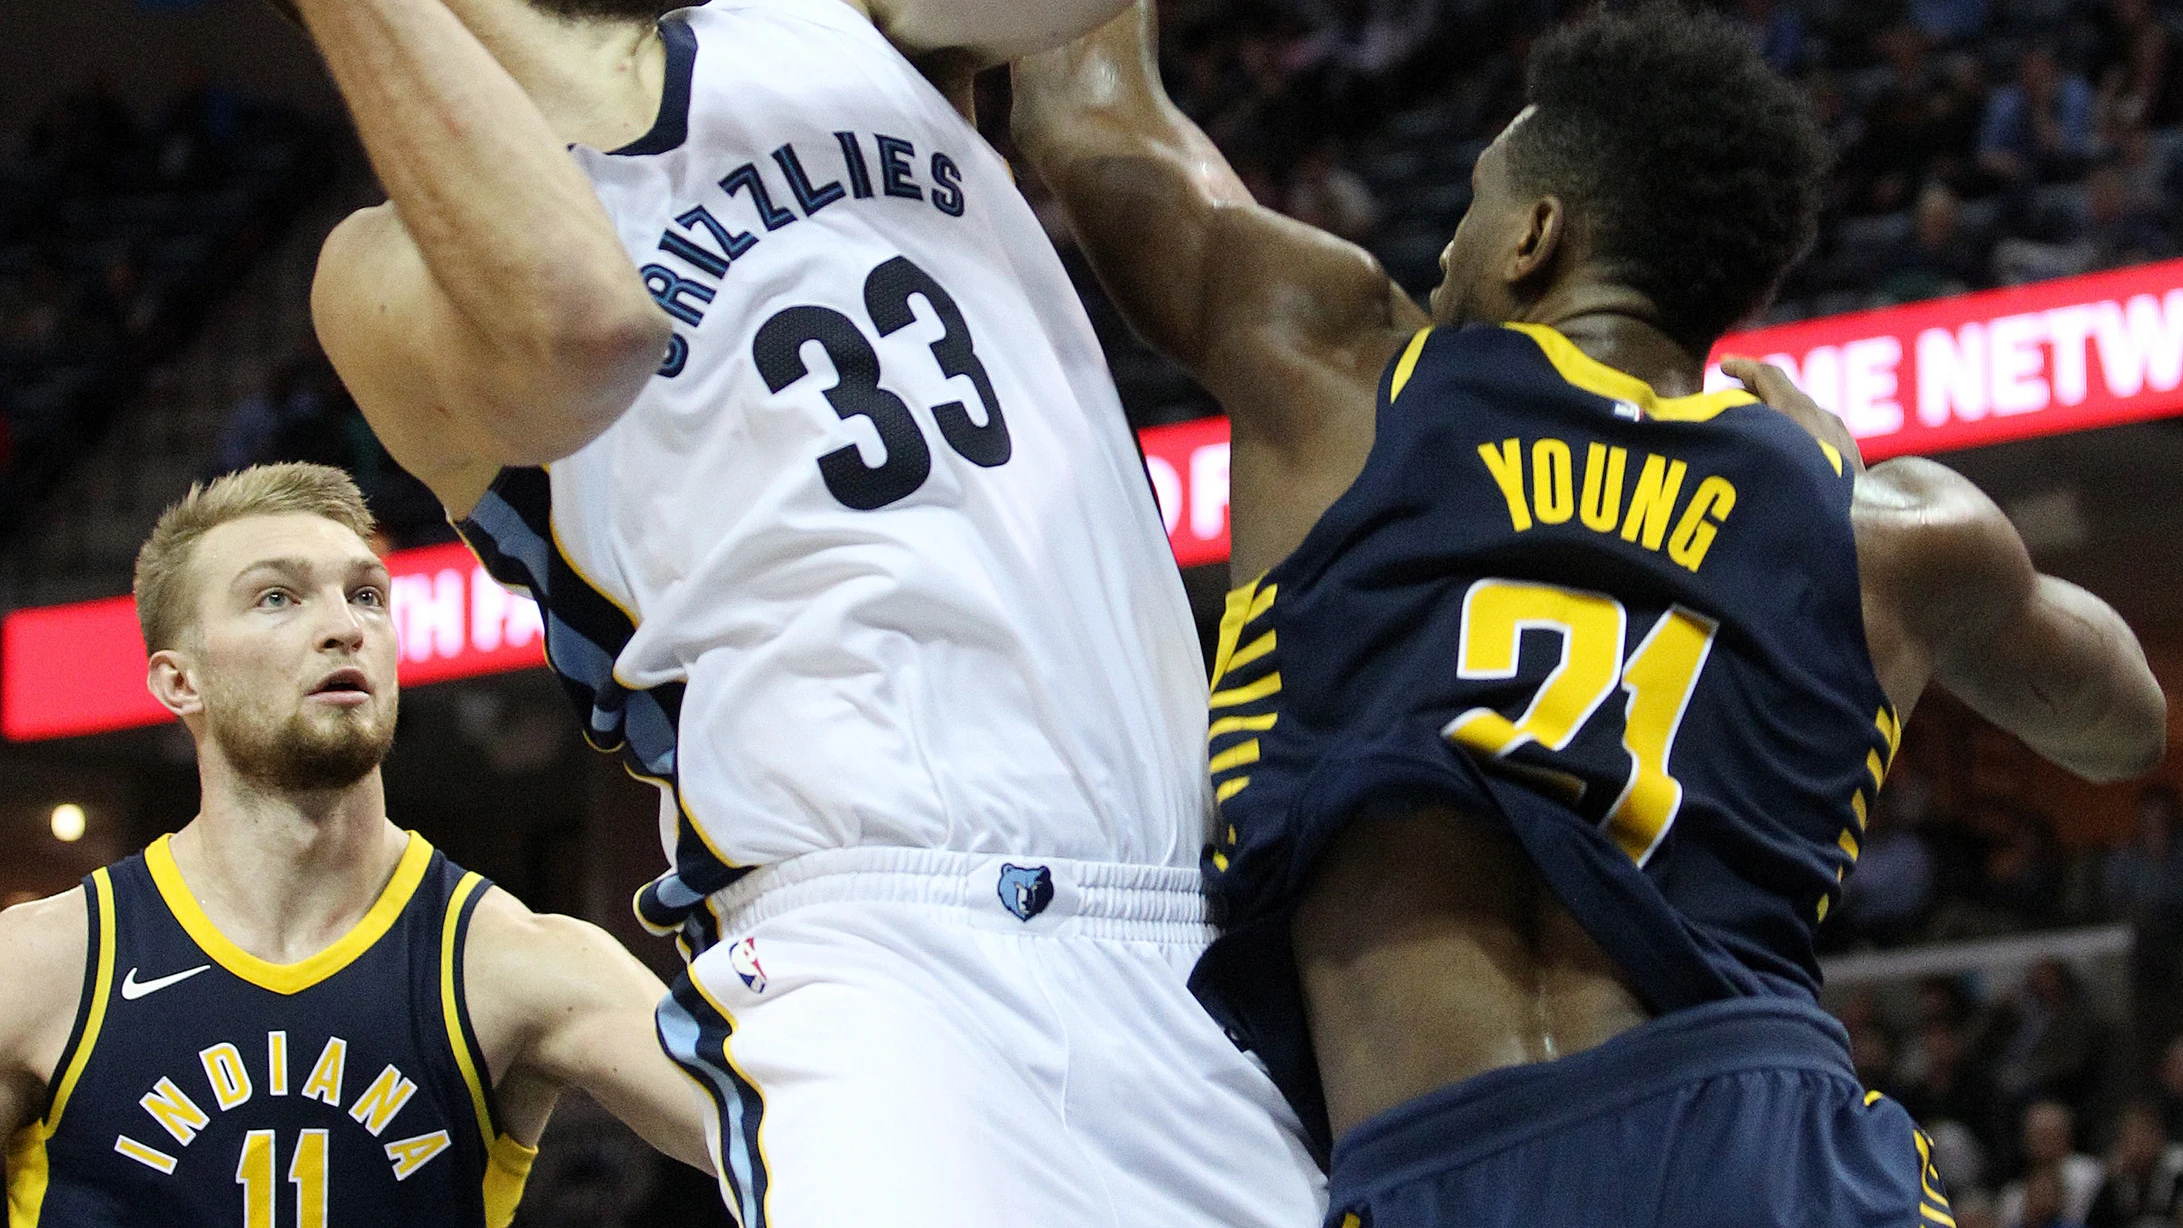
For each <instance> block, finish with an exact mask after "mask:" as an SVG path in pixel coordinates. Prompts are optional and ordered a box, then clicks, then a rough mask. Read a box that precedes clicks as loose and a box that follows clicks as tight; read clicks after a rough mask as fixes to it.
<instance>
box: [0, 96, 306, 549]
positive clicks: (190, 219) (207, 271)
mask: <svg viewBox="0 0 2183 1228" xmlns="http://www.w3.org/2000/svg"><path fill="white" fill-rule="evenodd" d="M324 148H325V142H324V139H323V130H322V129H321V128H319V127H316V126H314V125H311V124H308V123H304V122H301V121H300V120H299V117H297V116H294V115H290V114H287V113H284V112H282V111H279V110H276V109H273V108H269V107H264V106H260V105H257V104H254V103H252V102H251V101H249V100H248V99H246V98H245V97H243V96H242V95H240V94H238V93H237V92H235V91H233V90H230V89H226V88H222V87H220V86H218V85H215V84H211V83H201V84H199V85H197V86H195V87H194V88H190V89H188V90H186V91H184V92H183V93H182V94H181V95H180V96H179V97H178V98H176V99H175V101H173V102H172V103H171V104H169V105H167V106H166V107H164V108H163V109H161V110H159V111H158V112H157V113H155V114H151V115H148V116H145V115H139V114H137V113H136V112H134V111H132V110H131V109H130V107H129V105H128V104H127V103H126V102H125V101H124V100H123V98H122V96H121V95H120V94H119V93H118V92H117V91H116V90H115V89H114V88H112V87H111V86H110V85H107V84H105V83H93V84H91V85H89V86H86V87H85V88H83V89H80V90H78V91H76V92H74V93H72V94H69V95H67V96H65V97H63V98H61V99H59V100H58V101H57V102H55V103H54V104H53V105H52V106H50V107H49V108H47V109H46V111H45V112H44V114H43V115H41V116H40V117H39V118H38V120H37V121H36V122H35V123H33V124H32V125H31V126H30V127H29V128H28V129H27V130H25V131H23V132H20V133H15V134H0V535H4V534H5V533H6V532H7V531H8V529H9V527H10V526H11V524H12V522H13V521H14V519H15V517H16V516H17V515H18V514H19V513H20V511H21V509H22V507H23V505H24V501H25V500H27V499H28V498H31V497H33V496H35V495H36V494H37V493H38V491H39V490H40V489H42V488H43V487H44V486H46V485H47V484H49V483H50V481H51V480H52V479H53V478H54V477H55V476H56V475H57V474H58V472H59V471H60V469H61V468H62V467H63V466H65V464H66V463H67V462H68V461H69V460H71V459H73V458H74V457H75V456H77V455H80V454H81V452H82V450H83V449H84V448H85V447H87V446H88V445H89V444H90V443H91V442H92V441H94V440H95V439H96V438H97V437H98V435H99V433H100V431H101V429H102V428H103V427H104V425H105V423H106V422H107V421H108V420H109V419H110V417H111V415H112V414H113V413H114V411H115V410H116V409H118V408H119V406H120V405H121V404H122V403H124V402H125V400H126V399H127V397H128V396H129V395H130V393H131V392H132V391H133V389H134V387H135V384H136V380H137V379H138V377H139V376H140V374H141V373H142V372H143V371H144V370H145V369H146V367H147V366H148V365H149V364H151V363H153V362H156V361H157V360H158V359H159V358H161V357H163V356H164V355H166V354H168V353H171V352H172V351H173V350H174V349H175V347H177V346H178V345H179V344H181V342H182V341H183V340H185V339H186V338H187V336H188V335H189V333H190V331H191V329H192V328H193V327H194V325H195V324H196V322H197V320H198V319H199V318H200V316H201V315H202V313H203V310H204V308H205V307H206V306H207V305H209V304H210V303H211V302H212V301H213V300H214V299H215V298H216V297H217V296H218V295H219V294H220V293H221V292H222V291H224V290H225V289H226V288H227V287H228V286H229V285H231V284H233V282H234V280H235V279H236V278H237V277H238V276H239V275H240V273H241V272H242V271H243V269H245V268H246V267H247V266H248V264H249V261H250V259H251V258H252V257H253V256H254V255H255V254H256V253H257V252H258V251H259V250H260V249H261V248H262V247H263V246H264V245H265V242H266V241H267V239H268V237H269V236H270V234H271V232H272V231H273V229H274V228H275V227H277V225H278V223H279V222H280V221H281V220H282V219H283V218H284V217H285V216H286V215H287V214H288V213H289V212H291V211H292V209H293V207H294V205H295V204H296V203H297V202H298V201H299V200H300V198H301V196H302V195H303V194H304V193H305V192H307V191H308V190H309V187H310V176H309V174H308V168H309V167H310V166H311V165H312V164H313V159H314V157H317V156H320V155H322V154H323V151H324Z"/></svg>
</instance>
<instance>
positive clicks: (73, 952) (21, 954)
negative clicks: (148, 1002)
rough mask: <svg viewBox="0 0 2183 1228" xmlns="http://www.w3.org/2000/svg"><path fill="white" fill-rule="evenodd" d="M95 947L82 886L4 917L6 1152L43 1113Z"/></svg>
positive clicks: (2, 1107) (0, 1007) (0, 974)
mask: <svg viewBox="0 0 2183 1228" xmlns="http://www.w3.org/2000/svg"><path fill="white" fill-rule="evenodd" d="M89 948H90V926H89V925H88V923H87V922H86V921H85V919H84V895H83V889H82V888H81V887H78V888H76V889H74V890H72V891H66V892H63V893H61V894H60V895H56V896H52V897H49V898H47V899H43V900H35V901H32V902H31V903H28V904H18V905H16V906H15V907H13V908H10V909H8V910H6V911H4V912H0V1151H4V1150H5V1144H6V1143H7V1141H8V1140H9V1139H12V1138H13V1137H14V1136H15V1132H16V1131H18V1130H20V1129H22V1128H23V1127H24V1126H27V1125H29V1124H30V1123H31V1122H33V1121H36V1120H37V1119H38V1117H39V1115H40V1114H41V1113H43V1112H44V1111H45V1093H46V1086H47V1084H48V1083H50V1082H51V1081H52V1079H53V1078H54V1077H55V1075H56V1071H55V1070H54V1065H55V1063H57V1062H59V1060H60V1056H61V1050H62V1049H64V1048H66V1047H67V1044H68V1034H69V1032H70V1031H71V1030H73V1029H74V1027H75V1021H76V1008H77V1006H78V1005H79V999H80V998H81V996H82V993H83V964H84V960H85V959H86V958H87V955H88V951H89Z"/></svg>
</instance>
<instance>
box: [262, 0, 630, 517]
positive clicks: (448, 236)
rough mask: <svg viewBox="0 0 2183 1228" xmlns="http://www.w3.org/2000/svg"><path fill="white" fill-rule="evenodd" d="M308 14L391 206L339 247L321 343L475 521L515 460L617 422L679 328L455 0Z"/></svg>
mask: <svg viewBox="0 0 2183 1228" xmlns="http://www.w3.org/2000/svg"><path fill="white" fill-rule="evenodd" d="M298 7H299V8H300V11H301V14H302V16H303V18H304V22H305V24H306V26H307V27H308V28H309V30H310V33H311V36H312V38H313V39H314V40H315V41H316V42H317V44H318V47H319V50H320V51H321V53H322V54H323V55H324V56H325V59H326V64H327V67H328V68H329V69H331V70H332V73H333V78H334V81H335V83H336V84H337V85H338V86H339V87H340V89H341V93H342V96H343V97H344V98H345V99H346V100H347V101H348V105H349V110H350V112H351V114H353V115H354V117H355V119H356V126H357V131H358V132H359V134H360V135H361V136H362V137H363V141H364V148H365V149H366V151H367V152H369V154H370V155H371V162H372V166H373V168H374V169H375V170H377V171H378V174H379V180H380V182H381V183H382V184H383V185H384V186H385V187H386V190H387V194H388V196H389V197H390V198H391V199H390V201H389V203H388V204H387V205H384V206H381V207H379V208H377V209H368V210H365V211H363V212H361V213H359V214H357V215H356V216H354V217H352V218H350V219H349V220H348V221H347V222H345V223H343V224H342V225H341V226H340V227H339V228H337V229H336V230H335V231H334V232H333V234H332V235H331V236H330V237H329V238H328V239H327V240H326V246H325V249H324V251H323V253H322V254H321V256H320V260H319V269H318V281H317V284H316V286H315V287H314V289H313V292H312V302H311V306H312V313H313V315H314V317H315V319H316V321H317V325H318V331H319V337H320V340H321V342H322V343H323V344H324V346H325V349H326V353H327V355H328V357H330V358H331V359H332V360H333V363H334V366H335V368H336V369H337V370H338V371H339V372H340V373H341V377H342V379H343V381H344V382H346V383H347V384H348V386H349V390H350V391H351V393H352V394H354V395H355V397H356V400H357V404H358V405H359V406H360V407H361V408H362V409H363V411H364V415H365V417H366V418H367V419H368V420H369V421H370V422H371V424H372V427H373V429H374V430H376V431H377V432H378V434H379V437H380V439H381V441H382V442H384V443H385V444H386V445H387V449H388V451H389V452H391V453H392V454H393V455H394V457H395V459H396V460H398V461H400V462H401V463H402V465H403V466H404V467H405V468H407V469H409V470H410V471H411V472H412V473H414V474H416V475H417V476H418V477H419V478H420V479H422V480H423V481H424V482H425V483H426V484H427V485H429V486H431V487H432V488H433V490H434V492H435V493H437V494H439V495H440V497H441V499H442V500H443V501H444V502H446V503H447V504H448V505H449V508H450V510H452V511H455V512H457V513H462V512H466V511H467V510H468V505H469V504H470V503H472V502H474V501H475V500H476V498H477V497H478V495H479V494H481V493H482V491H483V488H484V485H485V484H486V483H487V482H489V481H490V479H491V476H492V474H493V473H494V472H495V471H496V470H497V469H498V468H499V467H500V466H501V465H503V464H537V463H544V462H547V461H552V460H557V459H559V458H561V457H563V456H566V455H568V454H569V453H571V452H573V451H575V450H576V449H578V448H580V447H582V446H583V445H584V444H585V443H587V442H589V441H590V440H591V439H593V438H595V437H596V436H597V435H598V434H599V433H600V432H601V431H604V430H605V429H606V428H607V427H608V426H609V425H611V424H612V423H613V422H614V420H615V419H616V418H617V417H619V416H620V414H621V413H622V412H623V411H624V410H626V409H627V408H628V407H629V404H630V402H631V401H633V400H634V399H635V398H636V395H637V393H638V392H639V391H640V390H641V389H642V388H643V387H644V385H645V382H646V381H647V380H649V379H650V378H651V377H652V375H653V373H654V372H655V371H656V370H657V368H658V366H659V362H660V359H661V357H662V356H663V355H664V354H665V352H666V347H667V343H668V336H669V323H668V321H667V318H666V316H665V315H664V314H663V313H661V312H660V311H659V310H658V308H657V306H656V305H655V304H654V303H653V302H652V299H651V297H650V295H649V294H648V293H647V292H646V290H645V288H644V284H643V282H642V281H641V280H640V279H639V277H638V275H637V271H636V268H635V266H633V265H632V264H631V263H630V260H629V257H628V255H627V254H626V253H625V252H624V250H623V248H622V245H621V241H620V239H619V238H618V236H617V235H616V233H615V230H614V226H613V224H612V222H611V221H609V219H608V218H607V215H606V210H605V209H604V207H603V206H601V205H600V203H599V199H598V197H597V195H596V194H594V193H593V191H592V189H591V185H590V183H589V182H588V181H587V180H586V179H585V178H584V176H583V174H582V173H581V172H580V171H579V170H578V169H577V167H576V164H575V162H574V161H573V160H572V159H571V158H570V156H569V154H568V152H567V151H566V149H565V148H564V146H563V143H562V142H561V140H560V139H559V138H558V137H557V136H556V134H555V132H554V131H553V129H552V128H551V127H550V126H549V124H548V123H547V120H546V118H545V116H544V115H543V114H542V113H541V112H540V111H539V109H538V107H537V106H536V105H534V104H533V103H532V101H531V99H530V98H529V97H528V96H527V95H526V94H525V93H524V92H523V90H522V89H521V88H520V87H519V86H518V85H517V84H516V82H515V80H514V79H513V78H512V77H510V76H509V74H508V73H507V71H506V70H504V69H503V68H502V67H501V65H500V63H499V62H498V61H497V60H495V59H494V58H493V56H492V54H491V53H490V52H488V51H487V50H486V48H485V47H484V45H483V44H481V43H480V42H479V41H478V39H477V38H476V37H475V36H473V35H472V34H471V32H470V30H469V29H468V28H467V27H465V26H464V25H463V23H462V22H461V21H459V20H458V19H457V18H456V17H455V15H454V14H453V13H452V12H450V11H449V9H448V8H447V6H446V5H445V4H444V3H442V2H441V0H300V4H299V6H298ZM632 41H633V44H634V40H632ZM631 57H632V60H633V61H634V60H635V59H636V58H637V49H636V47H635V46H634V45H633V46H632V50H631Z"/></svg>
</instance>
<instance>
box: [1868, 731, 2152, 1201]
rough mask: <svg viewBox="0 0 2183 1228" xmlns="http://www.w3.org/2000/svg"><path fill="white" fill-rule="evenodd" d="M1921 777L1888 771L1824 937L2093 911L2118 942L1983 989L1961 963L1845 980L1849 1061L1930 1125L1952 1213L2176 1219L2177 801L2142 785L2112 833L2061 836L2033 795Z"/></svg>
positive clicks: (1968, 931) (1993, 928) (2077, 918)
mask: <svg viewBox="0 0 2183 1228" xmlns="http://www.w3.org/2000/svg"><path fill="white" fill-rule="evenodd" d="M1931 796H1932V791H1931V789H1930V788H1929V786H1928V785H1927V783H1926V782H1925V781H1924V779H1923V778H1922V777H1921V776H1919V775H1918V774H1917V773H1915V772H1914V771H1913V772H1907V773H1902V774H1900V775H1899V776H1898V778H1895V779H1891V780H1890V781H1889V782H1888V788H1887V791H1886V792H1884V793H1882V794H1881V804H1880V806H1879V807H1878V809H1877V812H1876V813H1875V815H1874V819H1873V827H1872V836H1871V839H1870V840H1868V841H1867V843H1866V846H1865V855H1864V857H1863V858H1861V859H1860V861H1859V863H1858V870H1857V873H1856V874H1855V875H1854V876H1852V877H1851V879H1850V880H1849V887H1848V889H1847V890H1848V894H1847V895H1846V896H1845V898H1844V907H1843V909H1842V910H1841V911H1840V912H1839V913H1838V914H1837V916H1836V918H1835V919H1834V921H1833V922H1832V923H1830V925H1829V927H1828V931H1827V937H1828V939H1829V940H1830V942H1831V944H1832V945H1834V946H1836V947H1838V948H1839V947H1845V946H1855V945H1872V944H1884V945H1899V944H1908V943H1916V942H1925V941H1938V940H1946V939H1967V938H1978V937H1992V936H1996V935H2001V934H2010V933H2017V932H2022V931H2026V930H2032V929H2039V928H2044V927H2049V926H2054V925H2057V924H2064V923H2071V922H2075V923H2087V922H2107V923H2120V924H2123V925H2126V926H2128V927H2129V930H2130V935H2131V942H2130V946H2129V953H2128V955H2127V957H2125V958H2122V959H2117V960H2114V961H2112V962H2111V965H2110V966H2104V967H2100V968H2097V969H2096V970H2095V971H2097V972H2099V973H2104V976H2105V979H2104V981H2103V982H2102V983H2099V984H2097V985H2095V984H2092V983H2090V982H2089V980H2088V977H2089V976H2090V975H2092V974H2091V973H2088V972H2087V971H2086V969H2085V968H2083V967H2080V966H2079V965H2077V964H2072V963H2067V962H2063V961H2062V960H2060V959H2052V958H2050V959H2042V960H2040V961H2038V962H2035V963H2033V964H2032V965H2031V966H2030V967H2029V968H2028V969H2027V970H2026V971H2025V973H2024V975H2023V977H2022V982H2021V984H2020V985H2017V986H2014V987H2012V988H2009V989H2008V990H2006V991H2005V992H2000V993H1995V994H1985V993H1983V992H1982V989H1983V986H1982V983H1981V982H1982V978H1981V977H1979V976H1975V975H1966V976H1961V977H1951V976H1934V977H1928V978H1926V979H1924V980H1921V981H1919V982H1917V983H1916V985H1915V987H1914V989H1913V990H1912V991H1911V992H1910V993H1909V994H1908V995H1907V996H1904V995H1897V997H1896V1000H1895V1001H1894V1002H1892V1003H1889V1002H1887V1001H1886V1000H1885V999H1884V998H1883V995H1880V994H1876V993H1869V992H1866V993H1859V994H1857V995H1855V996H1853V997H1851V998H1850V999H1849V1000H1848V1001H1847V1002H1846V1003H1845V1004H1844V1005H1843V1006H1842V1008H1841V1009H1840V1011H1839V1013H1840V1015H1841V1018H1842V1021H1843V1023H1844V1025H1845V1026H1846V1027H1847V1028H1848V1030H1849V1033H1850V1038H1851V1046H1852V1049H1853V1051H1854V1053H1855V1055H1856V1061H1857V1067H1858V1073H1859V1076H1860V1077H1861V1079H1862V1080H1863V1081H1864V1082H1865V1084H1866V1085H1867V1086H1868V1087H1872V1088H1875V1089H1878V1090H1880V1091H1883V1092H1885V1093H1887V1094H1889V1095H1891V1096H1894V1097H1895V1098H1897V1099H1898V1100H1900V1101H1901V1102H1902V1103H1903V1104H1904V1106H1905V1107H1907V1108H1908V1109H1909V1110H1910V1111H1911V1113H1912V1114H1913V1115H1915V1116H1916V1117H1917V1118H1918V1120H1919V1121H1920V1122H1921V1123H1922V1124H1923V1125H1924V1126H1925V1128H1926V1130H1927V1131H1928V1132H1929V1133H1930V1134H1931V1135H1932V1138H1933V1144H1934V1148H1935V1163H1936V1164H1937V1166H1938V1167H1939V1168H1940V1171H1941V1172H1942V1173H1943V1174H1944V1176H1945V1177H1946V1178H1947V1180H1948V1182H1949V1184H1950V1186H1951V1187H1952V1189H1953V1190H1954V1192H1955V1194H1956V1218H1957V1221H1958V1223H1959V1224H1960V1225H1962V1226H1963V1228H1973V1226H1974V1225H1994V1224H1998V1225H2002V1226H2003V1228H2073V1226H2074V1228H2142V1226H2144V1225H2150V1224H2160V1225H2165V1226H2167V1228H2175V1226H2177V1225H2183V802H2179V800H2178V796H2177V793H2176V791H2175V790H2174V789H2173V788H2171V787H2169V786H2167V785H2162V784H2156V785H2151V786H2148V787H2146V788H2145V789H2144V790H2143V791H2142V792H2141V793H2140V795H2139V798H2138V805H2137V813H2136V816H2135V817H2136V823H2135V826H2134V830H2133V832H2132V836H2131V839H2130V840H2129V841H2127V842H2126V843H2123V844H2120V845H2117V846H2114V847H2108V848H2094V849H2088V850H2083V851H2079V852H2076V853H2074V854H2067V853H2065V852H2064V851H2063V849H2062V847H2061V845H2060V843H2059V842H2058V841H2057V839H2056V837H2055V833H2054V828H2053V824H2052V823H2051V822H2050V821H2048V820H2047V819H2046V817H2045V816H2043V815H2041V814H2039V813H2038V812H2036V811H2034V810H2030V809H2028V808H2024V807H2021V806H2015V805H2008V804H2002V803H1993V802H1988V803H1982V804H1979V805H1976V806H1973V807H1969V808H1967V809H1966V810H1965V811H1964V812H1963V813H1958V814H1943V813H1941V812H1940V811H1939V809H1938V808H1937V807H1934V806H1933V805H1932V804H1931V800H1930V799H1931ZM2148 1076H2150V1077H2149V1078H2148Z"/></svg>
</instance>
